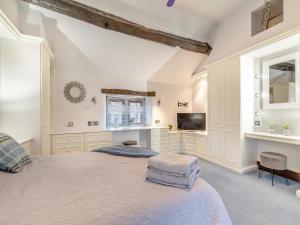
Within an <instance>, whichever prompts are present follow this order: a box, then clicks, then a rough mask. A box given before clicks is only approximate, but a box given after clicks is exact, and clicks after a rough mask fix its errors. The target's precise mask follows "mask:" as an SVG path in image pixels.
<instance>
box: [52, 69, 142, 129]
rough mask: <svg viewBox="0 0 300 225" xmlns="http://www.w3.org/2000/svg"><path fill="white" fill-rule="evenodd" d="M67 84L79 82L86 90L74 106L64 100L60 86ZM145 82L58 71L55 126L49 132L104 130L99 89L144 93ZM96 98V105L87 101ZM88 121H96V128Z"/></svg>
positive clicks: (101, 96)
mask: <svg viewBox="0 0 300 225" xmlns="http://www.w3.org/2000/svg"><path fill="white" fill-rule="evenodd" d="M71 81H79V82H81V83H82V84H83V85H84V86H85V88H86V91H87V95H86V99H85V100H84V101H83V102H81V103H78V104H73V103H70V102H69V101H67V100H66V98H65V97H64V87H65V85H66V84H67V83H69V82H71ZM145 84H146V83H145V82H140V81H135V80H126V79H119V80H111V79H109V77H104V76H99V74H97V73H88V72H86V73H81V72H76V71H74V70H72V71H63V70H59V71H56V72H55V84H54V85H55V127H54V130H53V132H55V133H63V132H89V131H98V130H99V129H105V128H106V123H105V114H106V95H105V94H102V93H101V89H102V88H122V89H133V90H146V86H145ZM95 96H96V99H97V104H96V105H94V104H93V103H92V102H91V101H90V100H91V99H92V98H93V97H95ZM88 121H99V126H98V127H95V126H93V127H88ZM66 122H73V123H74V127H65V123H66Z"/></svg>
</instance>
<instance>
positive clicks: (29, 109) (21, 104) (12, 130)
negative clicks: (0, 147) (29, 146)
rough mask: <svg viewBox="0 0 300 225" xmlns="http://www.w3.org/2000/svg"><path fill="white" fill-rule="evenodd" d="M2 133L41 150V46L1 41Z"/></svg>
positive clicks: (34, 151) (36, 149) (35, 149)
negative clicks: (27, 142) (29, 142)
mask: <svg viewBox="0 0 300 225" xmlns="http://www.w3.org/2000/svg"><path fill="white" fill-rule="evenodd" d="M0 58H1V104H2V131H3V132H6V133H8V134H10V135H11V136H12V137H14V138H16V139H17V140H20V141H21V140H26V139H27V140H28V139H31V138H33V139H34V141H33V152H32V153H37V152H38V151H39V150H40V142H39V140H40V64H39V63H40V45H39V44H36V43H27V42H21V41H15V40H9V39H1V57H0Z"/></svg>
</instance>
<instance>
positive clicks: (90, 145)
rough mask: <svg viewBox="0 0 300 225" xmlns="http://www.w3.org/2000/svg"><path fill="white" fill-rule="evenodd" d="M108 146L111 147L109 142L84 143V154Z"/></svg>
mask: <svg viewBox="0 0 300 225" xmlns="http://www.w3.org/2000/svg"><path fill="white" fill-rule="evenodd" d="M109 146H112V143H111V142H98V143H86V144H85V148H84V150H85V151H86V152H90V151H93V150H95V149H97V148H103V147H109Z"/></svg>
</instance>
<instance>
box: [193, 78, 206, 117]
mask: <svg viewBox="0 0 300 225" xmlns="http://www.w3.org/2000/svg"><path fill="white" fill-rule="evenodd" d="M192 107H193V108H192V110H193V112H194V113H207V77H202V78H200V79H199V80H197V81H195V82H194V84H193V86H192Z"/></svg>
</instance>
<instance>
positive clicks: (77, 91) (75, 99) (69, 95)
mask: <svg viewBox="0 0 300 225" xmlns="http://www.w3.org/2000/svg"><path fill="white" fill-rule="evenodd" d="M64 95H65V98H66V99H67V100H68V101H69V102H71V103H75V104H76V103H80V102H82V101H83V100H84V99H85V97H86V89H85V87H84V86H83V85H82V84H81V83H80V82H77V81H72V82H70V83H68V84H66V86H65V88H64Z"/></svg>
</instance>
